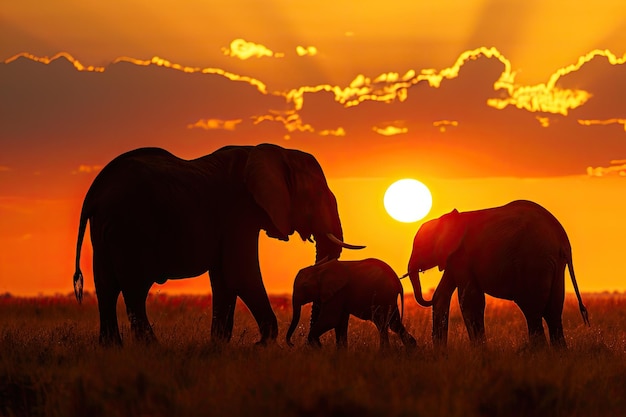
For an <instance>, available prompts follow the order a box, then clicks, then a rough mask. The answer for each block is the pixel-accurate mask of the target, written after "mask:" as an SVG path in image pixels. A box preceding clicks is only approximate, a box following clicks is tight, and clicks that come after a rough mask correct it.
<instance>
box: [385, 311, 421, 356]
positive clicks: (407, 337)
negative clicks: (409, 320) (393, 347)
mask: <svg viewBox="0 0 626 417" xmlns="http://www.w3.org/2000/svg"><path fill="white" fill-rule="evenodd" d="M389 328H390V329H391V331H392V332H394V333H396V334H397V335H398V336H399V337H400V340H402V344H403V345H404V346H406V347H407V348H413V347H416V346H417V342H416V341H415V338H414V337H413V336H411V334H410V333H409V332H407V330H406V328H405V327H404V325H403V324H402V321H401V320H400V312H399V311H398V308H397V307H396V308H395V309H394V311H393V313H392V316H391V321H390V322H389Z"/></svg>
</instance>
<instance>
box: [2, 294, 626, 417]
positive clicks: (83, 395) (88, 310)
mask: <svg viewBox="0 0 626 417" xmlns="http://www.w3.org/2000/svg"><path fill="white" fill-rule="evenodd" d="M410 297H411V296H410V295H408V296H407V297H406V312H405V323H406V325H407V327H408V329H409V331H410V332H411V333H412V334H413V335H414V336H415V337H416V339H417V340H418V343H419V348H418V349H417V350H415V351H406V350H404V349H403V348H402V346H401V345H400V343H399V341H398V339H397V338H396V337H395V336H393V335H392V337H391V339H392V346H393V348H392V349H391V350H390V351H388V352H384V353H381V352H379V351H378V339H377V334H376V330H375V328H374V326H373V325H372V324H371V323H367V322H363V321H360V320H358V319H351V320H352V321H351V324H350V329H349V347H348V349H347V350H346V351H337V350H336V349H335V347H334V336H333V334H332V332H330V333H329V334H327V335H325V336H324V338H323V343H324V347H323V349H321V350H311V349H308V348H306V347H304V346H303V344H304V338H305V335H306V332H307V331H308V316H307V313H308V312H309V311H310V310H309V309H305V310H304V313H305V314H303V319H302V320H301V327H300V328H299V329H298V330H297V332H296V335H295V340H294V341H295V343H296V347H295V348H293V349H290V348H288V347H287V346H286V345H285V343H284V334H285V331H286V328H287V327H288V323H289V321H290V319H291V307H290V300H289V298H288V297H274V298H273V305H274V310H275V312H276V314H277V316H278V320H279V326H280V336H279V341H278V343H277V344H276V345H275V346H269V347H264V348H263V347H257V346H255V345H254V342H255V341H256V339H257V338H258V332H257V328H256V324H255V322H254V320H253V319H252V317H251V315H250V314H249V312H248V311H247V310H246V309H245V307H244V306H243V305H240V306H238V308H237V312H236V315H235V330H234V335H233V340H232V341H231V343H230V344H229V345H228V346H226V347H223V348H221V349H220V348H217V347H214V346H212V345H211V344H210V343H209V333H210V322H211V320H210V318H211V309H210V307H211V306H210V298H209V297H197V296H164V295H160V294H155V295H151V296H150V298H149V301H148V315H149V317H150V320H151V321H152V322H153V324H154V329H155V333H156V335H157V337H158V338H159V341H160V343H159V344H158V345H154V346H143V345H141V344H138V343H134V342H133V341H132V339H131V338H130V337H129V326H128V320H127V319H126V315H125V312H124V306H123V303H122V302H121V301H120V304H119V317H120V325H121V330H122V336H123V338H124V342H125V345H124V347H123V348H122V349H102V348H100V347H99V345H98V343H97V332H98V318H97V317H98V316H97V305H96V302H95V299H94V297H93V296H91V297H89V296H88V297H86V300H85V301H84V303H83V305H78V304H77V302H76V301H75V300H74V298H73V295H72V296H58V297H41V298H17V297H10V296H5V297H2V298H0V415H3V416H5V415H6V416H93V417H97V416H108V417H114V416H203V415H205V416H229V417H237V416H311V417H314V416H360V417H369V416H428V417H439V416H442V417H443V416H446V417H454V416H465V417H467V416H551V417H558V416H585V417H589V416H621V415H625V414H626V295H623V294H583V299H584V301H585V303H586V305H587V308H588V309H589V313H590V319H591V325H592V326H591V327H590V328H588V327H586V326H584V325H583V323H582V319H581V317H580V314H579V312H578V308H577V304H576V302H575V297H574V296H573V295H571V294H568V296H567V300H566V306H565V310H564V313H563V318H564V327H565V336H566V340H567V343H568V345H569V349H568V350H567V351H565V352H553V351H550V350H545V351H535V352H531V351H528V350H527V349H524V347H525V342H526V328H525V322H524V321H523V317H522V315H521V313H520V312H519V310H518V309H517V307H516V306H515V305H513V304H512V303H509V302H504V301H499V300H495V299H489V300H488V301H487V313H486V314H487V316H486V326H487V337H488V346H487V347H486V348H484V349H476V348H472V347H471V346H469V344H468V341H467V334H466V332H465V329H464V327H463V324H462V320H461V317H460V314H459V311H458V306H457V305H456V304H455V301H453V310H452V313H451V323H450V338H449V349H448V352H447V354H446V355H435V354H434V353H433V351H432V344H431V341H430V309H424V308H421V307H418V306H417V304H416V303H415V301H414V300H413V299H411V298H410ZM455 300H456V297H455Z"/></svg>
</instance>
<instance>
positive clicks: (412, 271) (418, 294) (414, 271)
mask: <svg viewBox="0 0 626 417" xmlns="http://www.w3.org/2000/svg"><path fill="white" fill-rule="evenodd" d="M408 275H409V279H410V280H411V284H412V285H413V295H414V296H415V301H417V303H418V304H419V305H421V306H422V307H431V306H432V305H433V300H425V299H424V296H423V295H422V283H421V282H420V269H419V267H418V266H417V262H416V261H414V260H413V258H411V260H410V262H409V272H408Z"/></svg>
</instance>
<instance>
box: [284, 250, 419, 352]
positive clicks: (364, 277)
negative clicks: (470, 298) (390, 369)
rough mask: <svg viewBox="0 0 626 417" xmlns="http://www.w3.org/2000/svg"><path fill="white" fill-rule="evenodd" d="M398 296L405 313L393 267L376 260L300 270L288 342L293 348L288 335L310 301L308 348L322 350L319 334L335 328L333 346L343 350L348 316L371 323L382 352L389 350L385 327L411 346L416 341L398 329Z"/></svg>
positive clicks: (329, 264) (402, 328)
mask: <svg viewBox="0 0 626 417" xmlns="http://www.w3.org/2000/svg"><path fill="white" fill-rule="evenodd" d="M398 295H400V300H401V305H402V312H403V313H404V291H403V289H402V284H400V280H399V279H398V276H397V275H396V273H395V272H394V271H393V269H392V268H391V267H390V266H389V265H387V264H386V263H384V262H383V261H381V260H378V259H364V260H361V261H339V260H336V259H335V260H331V261H328V262H324V263H321V264H316V265H313V266H309V267H308V268H304V269H301V270H300V272H298V275H297V276H296V279H295V281H294V284H293V318H292V320H291V325H290V326H289V330H288V331H287V344H288V345H289V346H293V343H291V336H292V334H293V332H294V330H295V329H296V327H297V326H298V322H299V321H300V310H301V307H302V305H303V304H307V303H310V302H313V311H312V315H311V329H310V331H309V336H308V340H307V343H308V344H309V345H313V346H316V347H320V346H321V343H320V340H319V338H320V336H321V335H322V334H324V333H326V332H327V331H329V330H330V329H335V337H336V339H337V347H339V348H345V347H347V345H348V319H349V318H350V314H352V315H353V316H356V317H358V318H360V319H363V320H371V321H373V322H374V324H375V325H376V327H377V328H378V331H379V333H380V347H381V349H384V348H386V347H388V346H389V335H388V331H387V329H388V328H391V330H392V331H394V332H395V333H397V334H398V336H400V338H401V339H402V343H404V345H405V346H407V347H414V346H416V345H417V343H416V342H415V339H414V338H413V336H411V335H410V334H409V332H407V331H406V329H405V328H404V326H403V325H402V314H403V313H402V314H401V313H400V312H399V311H398ZM317 306H319V309H318V307H317Z"/></svg>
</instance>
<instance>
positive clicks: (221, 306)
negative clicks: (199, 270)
mask: <svg viewBox="0 0 626 417" xmlns="http://www.w3.org/2000/svg"><path fill="white" fill-rule="evenodd" d="M211 291H212V294H213V318H212V320H211V341H212V342H214V343H225V342H228V341H230V338H231V337H232V334H233V324H234V318H235V305H236V303H237V293H236V292H235V291H234V290H233V289H232V288H229V286H228V285H226V283H225V281H224V278H223V275H222V274H220V273H218V272H214V271H211Z"/></svg>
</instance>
